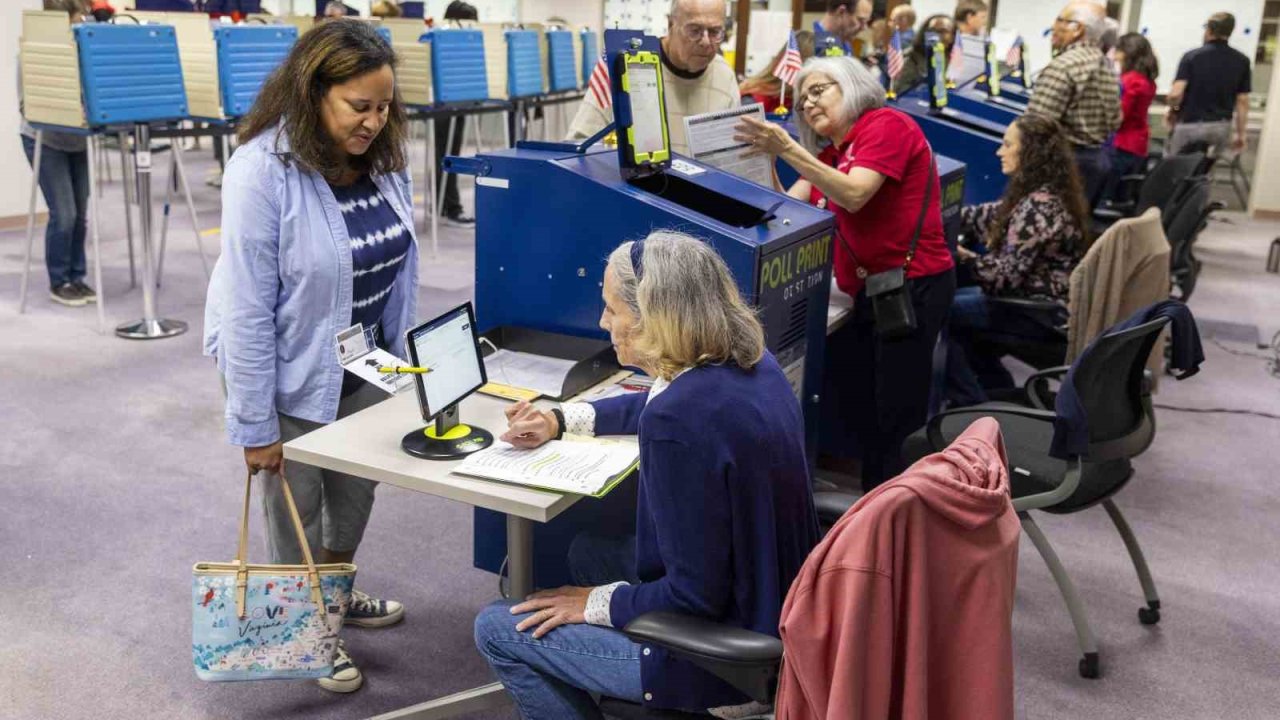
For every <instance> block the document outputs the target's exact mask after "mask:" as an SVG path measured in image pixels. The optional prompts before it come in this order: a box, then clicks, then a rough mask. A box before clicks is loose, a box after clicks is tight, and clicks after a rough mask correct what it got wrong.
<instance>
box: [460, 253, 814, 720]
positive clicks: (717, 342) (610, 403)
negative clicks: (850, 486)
mask: <svg viewBox="0 0 1280 720" xmlns="http://www.w3.org/2000/svg"><path fill="white" fill-rule="evenodd" d="M602 294H603V296H604V304H605V307H604V312H603V314H602V315H601V317H600V326H601V327H602V328H604V329H605V330H607V331H608V332H609V335H610V338H611V339H612V341H613V344H614V347H615V348H616V349H617V352H618V359H619V360H620V361H621V362H622V363H623V364H624V365H628V366H632V367H638V368H641V369H643V370H644V371H645V372H647V373H649V375H650V376H652V377H653V378H654V383H653V387H652V389H651V390H650V391H649V392H648V393H644V394H640V393H636V394H630V395H624V396H621V397H612V398H608V399H605V400H600V401H597V402H593V403H570V404H566V405H564V406H562V407H561V408H559V409H556V410H553V411H549V412H547V411H541V410H538V409H536V408H534V407H533V406H531V405H529V404H527V403H519V404H517V405H515V406H513V407H512V408H511V409H510V410H509V411H508V413H507V416H508V419H509V421H510V428H509V429H508V431H507V433H506V434H505V435H503V437H502V439H503V440H505V441H507V442H510V443H512V444H513V445H517V446H522V447H536V446H538V445H541V444H543V443H545V442H547V441H548V440H551V439H554V438H558V437H560V436H561V435H562V434H563V433H564V432H565V431H569V432H572V433H575V434H587V435H624V434H625V435H630V434H638V435H639V438H640V472H639V476H640V477H639V480H638V482H639V493H638V498H639V499H638V502H637V508H636V534H635V536H634V538H630V537H628V538H623V539H616V538H615V539H609V540H606V539H604V538H595V537H589V536H580V537H579V538H577V539H575V541H574V543H573V546H572V547H571V548H570V552H569V564H570V570H571V572H572V574H573V577H574V581H575V583H576V584H577V585H578V586H577V587H562V588H558V589H555V590H544V591H542V592H538V593H534V594H533V595H531V596H529V597H528V598H525V599H524V600H523V601H520V602H516V603H514V604H513V603H512V602H507V601H500V602H497V603H495V604H493V605H490V606H489V607H488V608H486V609H485V610H483V611H481V613H480V615H479V616H478V617H477V618H476V623H475V636H476V646H477V647H478V648H479V649H480V652H481V653H482V654H483V655H484V656H485V658H486V659H487V660H488V661H489V664H490V665H491V666H492V667H493V670H494V672H495V673H496V674H497V676H498V678H499V679H500V680H501V681H502V684H503V685H504V686H505V687H506V689H507V691H508V692H510V693H511V695H512V696H513V697H514V698H515V701H516V705H517V706H518V707H519V709H520V713H521V715H522V716H523V717H525V718H529V719H531V720H532V719H536V718H548V719H551V718H554V719H555V720H562V719H565V718H599V717H601V714H600V710H599V708H598V707H597V705H596V702H595V700H594V699H593V695H594V696H599V695H605V696H608V697H615V698H619V699H623V700H630V701H633V702H637V703H644V704H645V705H646V706H649V707H653V708H671V709H681V710H688V711H696V712H707V711H712V712H713V713H717V714H721V715H724V712H722V711H732V712H744V711H750V710H753V709H759V708H752V707H750V705H752V704H751V703H749V699H748V698H747V697H746V696H745V695H743V694H741V693H740V692H738V691H737V690H735V689H734V688H732V687H730V686H729V685H727V684H726V683H724V682H723V681H721V680H719V679H718V678H716V677H714V676H713V675H711V674H710V673H707V672H706V671H704V670H702V669H700V668H698V667H696V666H694V665H692V664H690V663H688V662H686V661H683V660H679V659H677V658H674V657H671V656H669V655H667V653H666V652H664V651H663V650H662V649H661V648H657V647H648V646H641V645H640V644H638V643H635V642H633V641H632V640H630V639H629V638H628V637H627V636H626V635H624V634H622V633H621V632H619V631H618V630H616V629H615V628H622V627H625V626H626V624H627V623H628V622H630V621H631V620H632V619H634V618H636V617H637V616H639V615H643V614H645V613H648V612H653V611H670V612H677V613H684V614H688V615H693V616H697V617H701V618H705V619H708V620H713V621H716V622H720V623H724V624H726V625H731V626H734V627H741V628H748V629H751V630H754V631H756V632H761V633H769V634H771V635H773V636H775V637H776V636H777V634H778V617H779V614H780V612H781V609H782V602H783V599H784V598H785V597H786V594H787V589H788V588H789V587H790V586H791V582H792V580H794V579H795V576H796V574H797V573H798V572H799V570H800V566H801V565H802V564H803V563H804V559H805V557H806V556H807V555H808V554H809V551H810V550H811V549H812V548H813V547H814V545H815V544H816V543H817V540H818V526H817V517H816V515H815V512H814V508H813V496H812V493H811V491H810V487H809V471H808V464H807V462H806V459H805V452H804V418H803V417H802V415H801V411H800V404H799V401H798V400H797V399H796V396H795V394H794V393H793V392H792V389H791V385H790V383H789V382H788V381H787V378H786V376H785V375H784V374H783V372H782V369H781V368H780V367H779V365H778V362H777V360H775V359H774V357H773V355H772V354H770V353H769V352H768V351H767V350H766V349H765V346H764V331H763V329H762V328H761V326H760V322H759V320H757V318H756V316H755V314H754V313H753V312H752V310H751V309H750V308H749V307H747V305H746V304H745V303H744V302H743V300H742V297H741V296H740V295H739V293H738V288H737V285H736V284H735V283H734V280H733V278H732V277H731V276H730V274H729V269H728V267H726V265H725V263H724V261H723V260H722V259H721V258H720V256H719V255H717V254H716V253H715V251H714V250H712V249H711V248H710V247H709V246H707V245H706V244H705V243H703V242H701V241H699V240H697V239H695V238H692V237H689V236H686V235H681V234H679V233H674V232H664V231H659V232H654V233H652V234H650V235H649V236H648V237H647V238H645V239H644V240H639V241H636V242H628V243H623V244H622V245H621V246H620V247H618V248H617V249H616V250H614V251H613V253H612V254H611V255H610V256H609V260H608V265H607V267H606V269H605V275H604V289H603V293H602ZM744 706H746V707H744ZM735 716H736V715H735Z"/></svg>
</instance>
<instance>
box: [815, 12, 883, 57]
mask: <svg viewBox="0 0 1280 720" xmlns="http://www.w3.org/2000/svg"><path fill="white" fill-rule="evenodd" d="M871 9H872V5H871V0H827V12H826V13H825V14H824V15H823V16H822V17H821V18H819V19H817V20H815V21H813V37H814V43H815V46H816V47H817V48H818V51H819V53H821V52H823V51H826V50H829V49H830V48H833V47H835V48H839V49H840V50H841V51H843V53H844V54H845V55H850V56H852V55H853V39H854V37H855V36H857V35H858V33H860V32H862V31H863V30H864V29H866V27H867V26H868V25H869V24H870V23H871Z"/></svg>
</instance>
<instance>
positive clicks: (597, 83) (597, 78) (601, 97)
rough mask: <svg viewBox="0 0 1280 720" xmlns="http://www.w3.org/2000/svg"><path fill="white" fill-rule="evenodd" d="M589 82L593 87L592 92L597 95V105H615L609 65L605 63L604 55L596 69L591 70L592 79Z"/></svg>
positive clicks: (608, 106) (605, 106)
mask: <svg viewBox="0 0 1280 720" xmlns="http://www.w3.org/2000/svg"><path fill="white" fill-rule="evenodd" d="M587 84H588V85H589V86H590V87H591V94H592V96H594V97H595V99H596V104H597V105H599V106H600V107H602V108H610V107H613V91H612V90H611V88H610V86H609V66H608V64H606V63H605V61H604V56H603V55H601V56H600V61H599V62H597V63H596V66H595V69H593V70H592V71H591V79H590V80H589V81H588V82H587Z"/></svg>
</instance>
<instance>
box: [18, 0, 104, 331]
mask: <svg viewBox="0 0 1280 720" xmlns="http://www.w3.org/2000/svg"><path fill="white" fill-rule="evenodd" d="M44 9H45V10H53V11H62V12H65V13H67V17H68V18H69V19H70V21H71V22H72V23H76V22H79V21H80V19H81V18H82V17H83V16H84V15H85V13H86V11H87V10H88V8H87V6H86V5H85V4H84V2H82V1H81V0H45V2H44ZM18 99H19V104H20V105H21V100H22V71H21V69H19V71H18ZM19 111H20V112H21V107H19ZM20 132H21V135H22V149H23V151H24V152H25V153H26V154H27V162H28V163H30V164H31V166H32V169H33V170H34V169H35V154H36V131H35V128H33V127H31V125H30V124H28V123H27V121H26V118H25V117H24V118H23V120H22V129H21V131H20ZM34 181H35V182H36V183H37V184H39V186H40V194H41V195H42V196H44V204H45V206H46V207H48V208H49V220H48V221H47V222H46V223H45V228H44V264H45V269H46V270H47V271H48V274H49V298H50V299H52V300H53V301H54V302H56V303H59V304H61V305H67V306H69V307H79V306H81V305H87V304H89V303H93V302H97V301H98V295H97V293H95V292H94V291H93V288H91V287H89V286H88V285H87V284H85V282H84V277H85V271H86V267H85V255H84V239H85V231H86V229H87V227H88V226H87V224H86V220H87V218H88V214H89V190H90V188H89V148H88V143H87V142H86V141H85V138H84V136H83V135H72V134H70V133H60V132H53V131H51V130H45V131H44V132H43V133H42V134H41V136H40V176H39V177H38V178H35V179H34Z"/></svg>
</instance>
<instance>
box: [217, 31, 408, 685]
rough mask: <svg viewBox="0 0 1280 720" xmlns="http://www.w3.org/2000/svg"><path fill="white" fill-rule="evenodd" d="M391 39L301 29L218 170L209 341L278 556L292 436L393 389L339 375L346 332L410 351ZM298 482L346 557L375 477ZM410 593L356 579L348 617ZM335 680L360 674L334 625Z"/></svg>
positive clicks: (292, 544)
mask: <svg viewBox="0 0 1280 720" xmlns="http://www.w3.org/2000/svg"><path fill="white" fill-rule="evenodd" d="M394 69H395V55H394V53H393V52H392V50H391V47H390V45H388V44H387V43H386V42H385V41H384V40H383V39H382V38H381V37H379V36H378V34H377V33H376V32H375V31H374V29H373V27H372V26H370V25H369V24H367V23H363V22H358V21H347V20H337V21H331V22H326V23H324V24H322V25H319V26H317V27H316V28H314V29H312V30H311V31H309V32H307V33H306V34H304V35H303V36H302V37H301V38H300V39H299V40H298V42H297V44H296V45H294V47H293V50H292V51H291V52H290V54H289V57H288V58H287V59H286V60H285V61H284V63H283V64H282V65H281V66H280V68H279V69H277V70H276V72H275V73H274V74H273V75H272V76H271V77H270V78H269V79H268V81H267V83H266V85H265V86H264V87H263V89H262V92H261V94H260V95H259V96H258V100H257V102H256V103H255V105H254V107H253V109H252V110H251V111H250V112H249V115H248V116H247V117H246V118H245V119H244V121H243V122H242V123H241V127H240V142H241V143H242V145H241V146H240V148H239V149H238V150H237V151H236V153H235V155H233V156H232V158H231V160H230V161H229V162H228V163H227V168H226V172H225V174H224V175H223V183H222V254H221V256H220V257H219V258H218V264H217V266H216V267H215V268H214V272H213V280H212V281H211V282H210V285H209V295H208V299H207V301H206V305H205V336H204V351H205V354H206V355H210V356H212V357H215V358H216V359H217V362H218V369H219V370H220V371H221V372H222V376H223V379H224V381H225V384H226V395H227V404H226V423H227V435H228V438H229V439H230V441H231V444H232V445H236V446H239V447H242V448H244V459H245V464H246V465H247V466H248V469H249V472H258V471H265V472H264V473H262V477H261V482H260V487H261V488H262V493H263V507H264V509H265V511H266V512H265V514H266V517H267V525H268V547H269V549H270V552H271V561H272V562H273V563H289V564H299V563H301V562H302V551H301V548H300V547H299V546H298V543H297V540H296V536H295V534H294V530H293V527H292V520H291V517H290V515H289V512H288V509H287V507H286V505H285V504H284V499H283V491H282V486H281V478H282V473H283V472H284V456H283V449H282V448H283V444H284V443H285V442H287V441H289V440H291V439H293V438H295V437H298V436H300V435H303V434H305V433H307V432H310V431H311V430H314V429H315V428H317V427H319V426H320V425H323V424H325V423H329V422H332V421H333V420H335V419H336V418H339V417H343V416H345V415H349V414H351V413H353V412H356V411H358V410H361V409H363V408H365V407H368V406H369V405H372V404H373V403H374V402H376V401H378V400H379V399H381V398H383V397H385V395H383V394H382V391H380V390H377V389H376V388H372V387H369V386H367V385H365V384H363V383H362V382H361V381H360V380H359V379H358V378H356V377H354V376H347V377H346V378H344V375H343V369H342V366H341V365H339V363H338V355H337V345H336V342H337V341H336V336H337V334H338V333H339V332H341V331H342V330H344V329H346V328H347V327H349V326H351V325H353V324H355V323H361V324H363V325H364V327H365V328H368V329H369V330H370V331H371V334H372V336H373V337H374V338H375V341H376V342H377V344H378V345H379V346H381V347H384V348H386V349H387V350H390V351H391V352H392V353H395V354H398V355H403V352H402V351H403V347H401V345H402V343H403V336H404V332H405V330H407V329H408V328H409V327H410V326H411V325H412V324H413V318H414V306H415V301H416V292H417V287H418V249H417V241H416V239H415V238H414V234H413V188H412V187H411V185H410V180H409V173H408V170H407V169H406V167H407V158H406V151H405V144H404V143H405V134H406V127H407V120H406V118H405V113H404V108H403V105H402V104H401V101H400V96H399V93H398V92H397V90H396V86H395V72H394ZM288 481H289V488H290V489H291V490H292V492H293V495H294V498H295V500H296V501H297V505H298V511H299V514H300V515H301V517H302V523H303V527H304V528H305V531H306V536H307V543H308V544H309V545H310V546H311V548H312V549H313V550H315V549H317V548H318V549H319V550H318V552H317V553H316V559H317V560H318V561H319V562H351V561H352V559H353V558H354V556H355V552H356V548H357V546H358V545H359V544H360V539H361V537H362V536H363V534H364V528H365V524H366V523H367V522H368V519H369V513H370V511H371V510H372V508H373V496H374V488H375V483H373V482H370V481H368V480H364V479H361V478H356V477H352V476H350V475H345V474H342V473H336V472H330V471H327V470H321V469H319V468H314V467H310V466H306V465H301V464H298V463H292V464H290V466H289V470H288ZM403 617H404V608H403V607H402V606H401V605H400V603H398V602H394V601H386V600H378V599H374V598H371V597H369V596H368V595H366V594H364V593H362V592H360V591H358V590H357V591H354V592H353V594H352V602H351V607H350V609H349V610H348V612H347V615H346V622H347V623H349V624H356V625H361V626H365V627H381V626H385V625H391V624H393V623H395V622H398V621H399V620H400V619H401V618H403ZM319 682H320V684H321V686H322V687H324V688H325V689H328V690H332V691H335V692H352V691H354V690H357V689H359V687H360V686H361V684H362V683H363V676H362V675H361V673H360V671H359V669H357V668H356V666H355V665H354V664H353V663H352V662H351V659H350V656H349V655H347V653H346V650H345V648H344V647H343V646H342V644H341V641H339V650H338V657H337V658H336V659H335V662H334V673H333V675H332V676H330V677H328V678H322V679H321V680H320V681H319Z"/></svg>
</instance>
